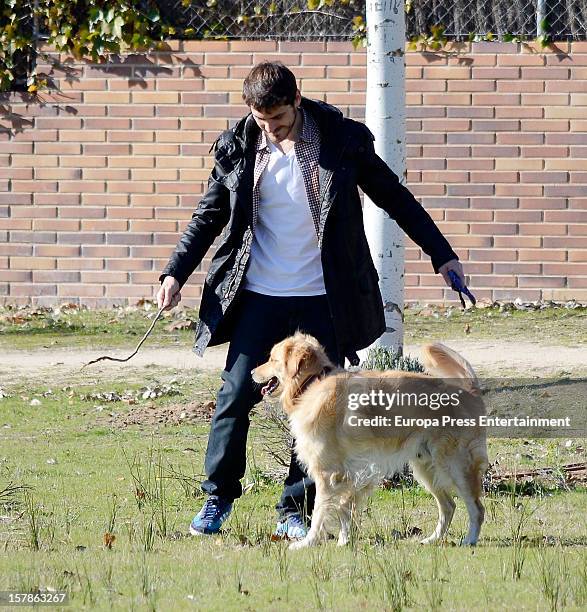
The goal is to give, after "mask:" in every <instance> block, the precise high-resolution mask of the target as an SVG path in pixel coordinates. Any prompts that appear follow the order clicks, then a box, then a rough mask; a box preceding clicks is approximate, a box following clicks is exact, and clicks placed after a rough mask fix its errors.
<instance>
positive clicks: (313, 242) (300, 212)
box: [245, 140, 326, 296]
mask: <svg viewBox="0 0 587 612" xmlns="http://www.w3.org/2000/svg"><path fill="white" fill-rule="evenodd" d="M267 144H268V146H269V150H270V152H271V155H270V158H269V162H268V163H267V166H266V168H265V170H264V171H263V174H262V175H261V177H260V179H259V181H260V189H259V194H260V197H261V200H260V203H259V215H258V218H257V224H256V226H255V234H254V237H253V242H252V243H251V256H250V264H249V269H248V270H247V275H246V279H245V289H249V290H250V291H255V292H257V293H262V294H264V295H276V296H295V295H302V296H304V295H322V294H325V293H326V289H325V288H324V278H323V276H322V261H321V259H320V249H319V248H318V238H317V236H316V230H315V228H314V222H313V220H312V214H311V212H310V207H309V205H308V196H307V194H306V188H305V185H304V178H303V176H302V171H301V168H300V165H299V163H298V160H297V158H296V155H295V147H292V148H291V150H290V151H289V152H288V153H287V154H283V153H282V152H281V151H280V150H279V149H278V148H277V147H276V146H275V145H274V144H273V143H271V142H270V141H269V140H267Z"/></svg>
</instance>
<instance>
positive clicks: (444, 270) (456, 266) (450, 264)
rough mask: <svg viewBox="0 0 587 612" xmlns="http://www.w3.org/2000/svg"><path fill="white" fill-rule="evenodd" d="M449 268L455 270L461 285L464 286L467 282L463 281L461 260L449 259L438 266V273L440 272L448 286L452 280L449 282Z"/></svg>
mask: <svg viewBox="0 0 587 612" xmlns="http://www.w3.org/2000/svg"><path fill="white" fill-rule="evenodd" d="M449 270H452V271H453V272H456V274H457V276H458V277H459V279H460V281H461V283H462V285H463V286H466V284H467V283H466V281H465V273H464V272H463V266H461V262H460V261H459V260H458V259H451V260H450V261H447V262H446V263H445V264H443V265H442V266H440V268H438V271H439V272H440V274H442V278H444V282H445V283H446V284H447V285H448V286H449V287H451V286H452V282H451V280H450V277H449V275H448V271H449Z"/></svg>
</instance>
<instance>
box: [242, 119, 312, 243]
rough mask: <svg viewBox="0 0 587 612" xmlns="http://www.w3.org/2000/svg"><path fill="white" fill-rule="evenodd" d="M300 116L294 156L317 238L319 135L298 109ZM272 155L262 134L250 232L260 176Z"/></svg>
mask: <svg viewBox="0 0 587 612" xmlns="http://www.w3.org/2000/svg"><path fill="white" fill-rule="evenodd" d="M300 111H301V113H302V120H303V123H302V133H301V135H300V139H299V140H298V141H297V142H296V143H295V144H294V150H295V156H296V159H297V160H298V163H299V164H300V168H301V170H302V176H303V178H304V186H305V188H306V195H307V196H308V204H309V205H310V212H311V213H312V219H313V221H314V228H315V229H316V235H318V228H319V226H320V201H319V194H320V182H319V179H318V170H319V168H318V159H319V157H320V132H319V131H318V126H317V125H316V122H315V121H314V119H312V117H311V115H310V114H309V113H307V112H306V111H305V110H304V109H303V108H300ZM270 155H271V152H270V150H269V145H268V144H267V136H266V134H265V132H264V131H263V130H261V133H260V134H259V137H258V139H257V155H256V158H255V172H254V183H253V230H254V228H255V226H256V225H257V219H258V218H259V204H260V203H261V190H260V188H261V181H260V179H261V175H262V174H263V172H264V170H265V168H266V167H267V164H268V163H269V157H270Z"/></svg>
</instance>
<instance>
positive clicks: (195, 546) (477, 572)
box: [0, 370, 587, 611]
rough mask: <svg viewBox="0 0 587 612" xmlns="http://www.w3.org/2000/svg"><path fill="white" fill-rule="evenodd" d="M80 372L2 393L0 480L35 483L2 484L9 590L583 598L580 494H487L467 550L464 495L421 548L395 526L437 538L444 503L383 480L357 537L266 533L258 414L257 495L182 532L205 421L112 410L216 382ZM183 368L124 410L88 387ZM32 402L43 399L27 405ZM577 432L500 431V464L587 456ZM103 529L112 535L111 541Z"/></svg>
mask: <svg viewBox="0 0 587 612" xmlns="http://www.w3.org/2000/svg"><path fill="white" fill-rule="evenodd" d="M84 376H85V378H84V377H81V376H80V377H79V379H78V380H76V381H72V382H71V383H70V384H69V385H68V386H67V387H66V388H65V389H63V388H61V387H58V388H56V387H55V386H54V387H53V388H51V391H52V392H51V393H50V394H47V391H48V385H47V384H42V383H41V382H40V381H21V382H19V383H14V384H12V385H11V386H10V387H8V388H7V389H5V390H6V391H8V392H9V393H10V397H7V398H4V399H0V449H1V450H0V490H2V488H3V485H5V484H7V483H9V482H13V483H14V484H15V485H26V486H27V487H30V488H29V489H27V491H26V492H23V491H16V492H15V494H14V496H13V498H12V499H11V500H10V499H8V500H7V499H6V498H2V496H0V502H1V501H2V500H3V501H4V503H3V504H2V506H0V515H2V518H1V519H0V550H2V551H3V553H4V554H2V555H0V590H2V589H16V590H27V591H30V590H34V589H36V588H47V587H50V588H55V589H65V590H66V591H67V592H68V593H69V595H70V598H71V601H72V604H73V609H98V610H102V609H104V610H107V609H114V610H130V609H137V610H155V609H157V610H184V609H185V610H193V609H198V610H223V611H224V610H232V609H249V610H276V609H279V610H282V609H283V610H297V609H300V608H302V609H304V608H305V609H310V610H313V609H327V610H356V609H368V610H373V609H386V610H400V609H441V608H442V609H450V610H470V609H496V610H501V609H503V610H506V609H508V610H509V609H512V608H515V609H519V610H543V609H544V610H546V609H561V608H563V607H565V606H566V608H567V609H574V610H580V609H585V606H587V546H586V545H587V529H586V528H585V520H584V518H585V502H586V499H587V497H586V492H585V489H574V490H569V491H564V490H563V491H560V490H558V491H552V492H549V493H548V494H546V495H543V496H533V497H521V496H512V495H507V494H505V495H504V494H495V495H492V496H488V497H487V498H486V501H485V505H486V507H487V521H486V524H485V526H484V529H483V532H482V537H481V541H480V545H479V546H478V547H477V548H476V549H474V550H471V549H462V548H460V547H458V546H455V544H456V543H457V542H458V541H459V540H460V538H461V536H462V535H463V534H464V532H465V528H466V522H465V511H464V508H463V505H462V504H461V503H459V502H458V503H457V513H456V516H455V521H454V523H453V526H452V528H451V532H450V537H449V541H448V543H447V544H446V545H444V546H431V547H422V546H420V545H419V544H418V543H417V538H408V539H399V540H398V539H396V535H397V534H398V532H399V533H400V534H401V533H403V532H405V531H406V529H410V528H414V527H417V528H419V529H422V530H423V532H424V533H428V532H430V531H431V530H432V529H433V526H434V524H435V517H436V508H435V503H434V501H433V499H432V498H431V497H430V496H429V495H427V494H426V493H425V492H423V491H422V490H421V489H420V487H417V486H414V487H409V488H406V489H403V490H397V489H396V490H379V491H378V492H377V494H376V495H375V496H374V497H373V498H372V500H371V503H370V505H369V507H368V509H367V511H366V512H365V514H364V517H363V523H362V529H361V531H360V535H359V538H358V540H357V541H356V542H355V544H354V545H353V546H351V547H348V548H346V549H342V550H341V549H338V548H336V547H335V546H334V544H333V543H328V544H327V545H326V546H323V547H321V548H318V549H310V550H304V551H298V552H293V551H292V552H288V551H287V550H285V547H284V546H283V545H282V544H279V543H274V542H271V541H270V538H269V536H270V533H271V530H272V528H273V526H274V518H275V517H274V509H273V506H274V504H275V503H276V501H277V499H278V496H279V492H280V484H279V483H278V482H276V481H274V480H273V479H272V477H271V476H270V473H271V468H272V467H273V466H272V462H271V459H270V457H269V456H268V455H267V453H266V452H265V451H264V448H263V439H262V430H261V429H260V428H259V427H258V421H259V418H260V417H259V416H254V417H253V424H252V427H251V434H250V436H249V452H248V458H249V466H248V469H247V474H246V476H245V479H244V485H245V487H246V490H247V493H246V494H245V495H244V496H243V497H242V498H241V499H240V500H239V501H238V502H237V504H236V507H235V511H234V513H233V515H232V517H231V519H230V521H229V522H228V523H227V526H226V529H225V530H224V533H223V534H222V535H221V536H216V537H212V538H202V539H193V538H189V537H187V536H186V527H187V525H188V524H189V521H190V520H191V518H192V517H193V515H194V513H195V512H196V511H197V510H198V509H199V506H200V504H201V501H202V497H201V494H200V492H199V487H198V483H199V482H200V481H201V479H202V470H203V455H204V451H205V446H206V439H207V431H208V425H207V424H206V423H203V422H202V423H201V424H196V425H190V426H186V425H183V426H177V427H163V428H155V427H142V428H141V427H131V428H127V429H112V428H110V427H109V426H107V425H105V424H104V420H103V416H104V414H105V412H108V411H117V412H120V411H128V410H131V409H134V408H135V407H137V406H138V407H144V406H145V405H147V404H150V405H153V406H161V405H165V404H169V403H177V402H187V401H190V400H192V399H194V398H196V399H198V398H201V399H202V401H204V400H206V399H211V393H212V389H214V388H215V386H216V385H217V384H218V383H219V378H218V376H217V375H214V374H203V373H197V372H192V373H189V375H188V373H184V374H182V375H180V377H179V378H178V377H177V376H176V375H174V373H173V372H171V371H170V370H151V371H149V372H148V373H147V374H145V372H144V371H141V372H140V373H139V374H137V373H135V374H134V375H127V376H126V378H125V380H120V379H119V380H104V379H103V380H97V381H96V380H94V379H92V378H91V374H85V375H84ZM172 376H173V377H175V378H177V383H176V385H177V387H178V388H179V391H180V393H179V394H178V395H173V396H164V397H161V398H157V399H153V400H143V399H141V398H140V397H139V399H138V400H137V402H138V403H137V404H135V405H131V406H129V405H127V404H126V403H124V402H104V401H94V400H84V399H82V396H84V395H87V394H88V392H90V391H91V392H103V393H104V392H109V391H117V392H123V391H125V390H130V391H133V390H134V391H136V390H138V389H140V388H141V387H143V386H146V385H151V386H153V385H155V384H157V383H165V382H169V380H170V378H171V377H172ZM33 399H37V400H38V401H40V402H41V403H40V405H35V406H31V400H33ZM100 406H101V407H102V409H101V410H100V409H99V408H100ZM97 407H98V409H97ZM581 444H582V446H583V448H584V447H585V443H584V441H576V442H575V443H574V445H573V446H567V445H565V440H536V441H526V442H524V441H522V440H515V441H511V440H496V441H492V442H491V445H490V458H491V459H495V458H496V457H499V458H501V460H502V463H503V464H504V465H505V464H507V465H510V464H512V465H514V464H517V465H520V466H521V465H523V466H524V467H528V466H533V465H545V462H548V464H550V465H552V464H553V462H554V463H558V464H562V463H565V462H567V461H571V460H572V461H578V460H584V459H585V457H584V453H585V451H584V450H583V451H582V452H581ZM529 449H530V450H529ZM522 455H525V457H524V458H522ZM528 457H530V458H528ZM107 532H109V533H112V534H114V536H115V540H114V542H113V544H112V547H111V549H109V548H107V547H106V546H105V544H104V534H105V533H107ZM37 549H38V550H37Z"/></svg>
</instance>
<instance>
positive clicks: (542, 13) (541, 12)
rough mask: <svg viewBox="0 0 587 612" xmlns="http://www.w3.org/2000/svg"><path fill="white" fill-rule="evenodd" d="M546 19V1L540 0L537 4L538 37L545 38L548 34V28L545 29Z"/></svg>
mask: <svg viewBox="0 0 587 612" xmlns="http://www.w3.org/2000/svg"><path fill="white" fill-rule="evenodd" d="M545 19H546V0H538V2H537V3H536V36H537V37H538V38H539V37H540V36H544V35H545V34H546V28H545V27H544V20H545Z"/></svg>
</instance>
